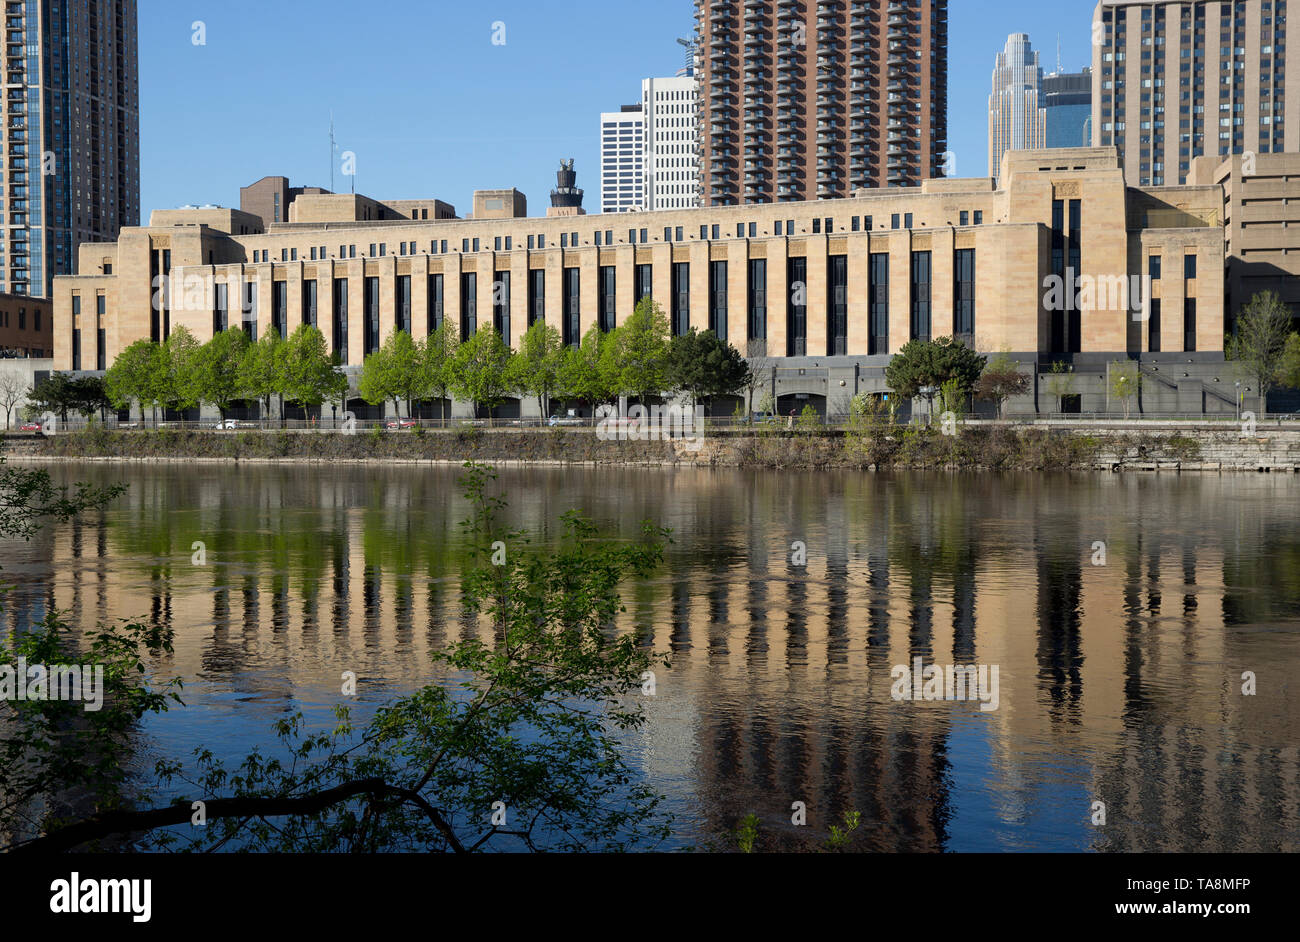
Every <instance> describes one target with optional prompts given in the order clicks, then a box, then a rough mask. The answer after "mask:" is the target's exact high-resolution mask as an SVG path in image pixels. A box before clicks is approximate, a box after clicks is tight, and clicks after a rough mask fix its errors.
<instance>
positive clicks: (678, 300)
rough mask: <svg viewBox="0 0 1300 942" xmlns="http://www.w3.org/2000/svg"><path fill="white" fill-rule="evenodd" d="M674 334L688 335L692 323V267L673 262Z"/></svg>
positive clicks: (685, 263) (683, 263) (687, 263)
mask: <svg viewBox="0 0 1300 942" xmlns="http://www.w3.org/2000/svg"><path fill="white" fill-rule="evenodd" d="M672 275H673V312H672V314H673V324H672V326H673V333H674V334H675V335H678V336H680V335H682V334H684V333H686V331H687V329H688V328H689V327H690V322H691V266H690V263H689V262H673V273H672Z"/></svg>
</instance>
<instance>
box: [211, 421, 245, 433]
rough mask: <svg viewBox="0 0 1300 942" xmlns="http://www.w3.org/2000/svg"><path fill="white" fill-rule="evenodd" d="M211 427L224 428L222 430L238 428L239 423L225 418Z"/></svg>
mask: <svg viewBox="0 0 1300 942" xmlns="http://www.w3.org/2000/svg"><path fill="white" fill-rule="evenodd" d="M212 427H213V428H217V429H224V430H230V429H237V428H239V423H238V422H236V421H235V420H234V419H226V420H225V421H223V422H218V423H217V424H216V425H214V426H212Z"/></svg>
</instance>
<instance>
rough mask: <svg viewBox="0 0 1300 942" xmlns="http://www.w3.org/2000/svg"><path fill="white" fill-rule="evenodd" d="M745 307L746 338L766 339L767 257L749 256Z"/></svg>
mask: <svg viewBox="0 0 1300 942" xmlns="http://www.w3.org/2000/svg"><path fill="white" fill-rule="evenodd" d="M747 294H748V297H747V298H746V300H747V302H748V303H747V305H746V306H747V308H748V310H749V324H748V339H750V340H766V339H767V259H765V258H751V259H750V260H749V286H748V291H747Z"/></svg>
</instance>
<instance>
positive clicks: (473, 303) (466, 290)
mask: <svg viewBox="0 0 1300 942" xmlns="http://www.w3.org/2000/svg"><path fill="white" fill-rule="evenodd" d="M476 330H478V272H474V271H467V272H461V275H460V337H461V339H462V340H468V339H469V338H470V337H473V336H474V331H476Z"/></svg>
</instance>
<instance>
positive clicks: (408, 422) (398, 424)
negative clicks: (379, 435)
mask: <svg viewBox="0 0 1300 942" xmlns="http://www.w3.org/2000/svg"><path fill="white" fill-rule="evenodd" d="M416 424H417V423H416V421H415V420H414V419H398V420H397V421H395V422H389V423H387V424H386V425H385V426H384V428H388V429H403V428H415V426H416Z"/></svg>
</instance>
